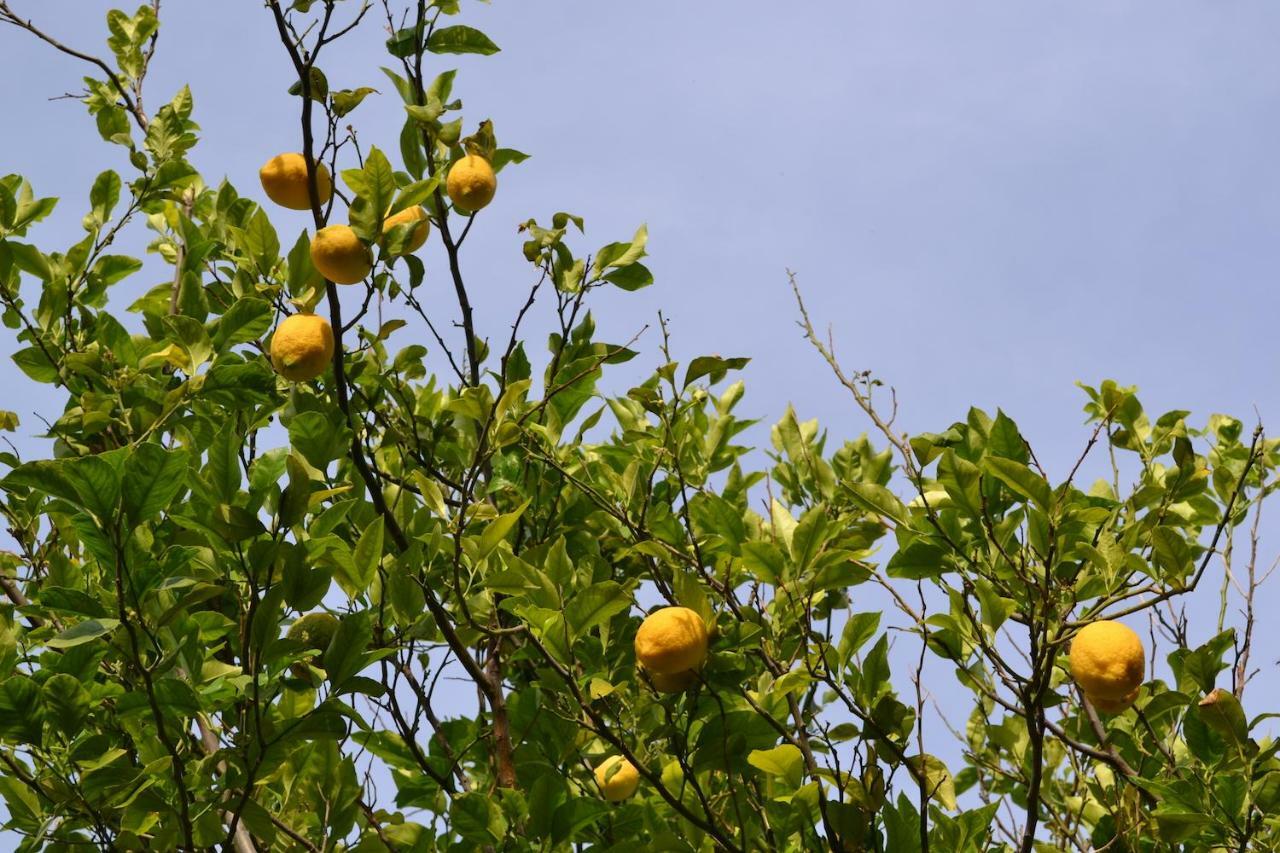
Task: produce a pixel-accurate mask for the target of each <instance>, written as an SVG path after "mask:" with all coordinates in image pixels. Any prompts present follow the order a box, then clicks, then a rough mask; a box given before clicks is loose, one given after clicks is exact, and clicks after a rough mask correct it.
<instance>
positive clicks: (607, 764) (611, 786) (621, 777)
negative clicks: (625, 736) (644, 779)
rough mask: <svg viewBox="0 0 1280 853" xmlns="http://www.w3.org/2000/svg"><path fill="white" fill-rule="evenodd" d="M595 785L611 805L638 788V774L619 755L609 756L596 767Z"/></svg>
mask: <svg viewBox="0 0 1280 853" xmlns="http://www.w3.org/2000/svg"><path fill="white" fill-rule="evenodd" d="M596 784H597V785H599V786H600V792H601V793H602V794H604V798H605V799H606V800H608V801H609V802H611V803H618V802H621V801H622V800H625V799H626V798H627V797H630V796H631V795H632V794H634V793H635V792H636V788H638V787H639V786H640V772H639V771H638V770H636V767H635V765H634V764H632V763H631V762H630V761H628V760H627V759H625V758H623V757H622V756H621V755H611V756H609V757H608V758H606V759H605V760H604V761H602V762H600V765H599V766H598V767H596Z"/></svg>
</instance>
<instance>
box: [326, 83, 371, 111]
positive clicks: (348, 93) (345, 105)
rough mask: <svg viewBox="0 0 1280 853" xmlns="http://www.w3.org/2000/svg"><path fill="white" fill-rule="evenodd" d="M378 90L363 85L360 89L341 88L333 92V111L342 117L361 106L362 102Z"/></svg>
mask: <svg viewBox="0 0 1280 853" xmlns="http://www.w3.org/2000/svg"><path fill="white" fill-rule="evenodd" d="M377 92H378V90H377V89H374V88H373V87H372V86H361V87H360V88H358V89H340V90H339V91H337V92H334V93H333V113H334V115H336V116H337V117H338V118H342V117H343V116H345V115H346V114H347V113H349V112H351V111H352V110H354V109H355V108H356V107H358V106H360V102H361V101H363V100H364V99H365V98H367V97H368V96H369V95H374V94H377Z"/></svg>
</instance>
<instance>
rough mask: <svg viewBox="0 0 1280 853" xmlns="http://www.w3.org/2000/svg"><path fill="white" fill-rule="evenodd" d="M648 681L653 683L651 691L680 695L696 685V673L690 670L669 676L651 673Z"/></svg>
mask: <svg viewBox="0 0 1280 853" xmlns="http://www.w3.org/2000/svg"><path fill="white" fill-rule="evenodd" d="M649 679H650V680H651V681H652V682H653V689H654V690H657V691H658V692H659V693H680V692H682V691H685V690H688V689H689V688H690V687H692V686H693V685H695V684H697V683H698V673H697V670H692V669H686V670H685V671H684V672H677V673H673V674H671V675H665V674H663V673H661V672H653V673H650V674H649Z"/></svg>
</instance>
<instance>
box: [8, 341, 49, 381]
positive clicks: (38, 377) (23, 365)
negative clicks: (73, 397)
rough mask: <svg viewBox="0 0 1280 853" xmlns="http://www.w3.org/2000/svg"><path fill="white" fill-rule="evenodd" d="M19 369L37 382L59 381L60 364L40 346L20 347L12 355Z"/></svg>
mask: <svg viewBox="0 0 1280 853" xmlns="http://www.w3.org/2000/svg"><path fill="white" fill-rule="evenodd" d="M12 358H13V363H14V364H16V365H18V369H19V370H21V371H22V372H23V373H25V374H27V376H29V377H31V378H32V379H34V380H35V381H37V382H47V383H57V382H58V381H59V380H58V366H57V365H56V364H54V363H53V362H52V361H50V360H49V357H48V356H47V355H45V351H44V350H43V349H41V348H40V347H38V346H34V347H27V348H26V349H20V350H18V351H17V352H15V353H14V354H13V356H12Z"/></svg>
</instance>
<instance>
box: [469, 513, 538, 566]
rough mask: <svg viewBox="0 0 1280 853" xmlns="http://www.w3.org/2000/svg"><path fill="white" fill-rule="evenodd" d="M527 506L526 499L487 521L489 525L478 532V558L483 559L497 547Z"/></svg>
mask: <svg viewBox="0 0 1280 853" xmlns="http://www.w3.org/2000/svg"><path fill="white" fill-rule="evenodd" d="M528 506H529V501H527V500H526V501H525V502H524V503H522V504H520V506H519V507H518V508H517V509H515V510H514V511H512V512H509V513H507V514H506V515H500V516H498V517H497V518H495V519H494V520H493V521H491V522H489V526H488V527H486V528H485V529H484V533H482V534H480V543H479V552H478V558H479V559H481V560H483V559H484V558H485V557H487V556H489V555H490V554H491V553H493V549H494V548H497V547H498V543H499V542H501V541H502V540H503V539H505V538H506V537H507V534H508V533H510V532H511V528H513V527H515V526H516V522H517V521H519V520H520V516H521V515H523V514H524V511H525V508H526V507H528Z"/></svg>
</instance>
